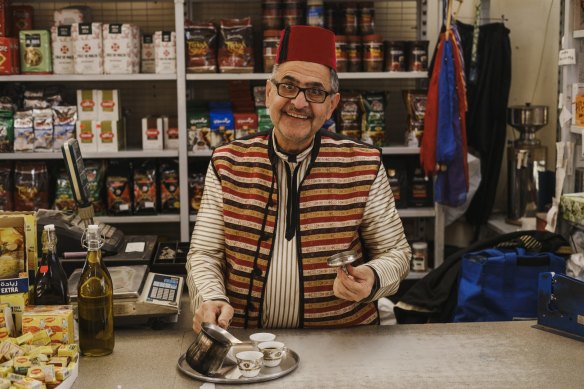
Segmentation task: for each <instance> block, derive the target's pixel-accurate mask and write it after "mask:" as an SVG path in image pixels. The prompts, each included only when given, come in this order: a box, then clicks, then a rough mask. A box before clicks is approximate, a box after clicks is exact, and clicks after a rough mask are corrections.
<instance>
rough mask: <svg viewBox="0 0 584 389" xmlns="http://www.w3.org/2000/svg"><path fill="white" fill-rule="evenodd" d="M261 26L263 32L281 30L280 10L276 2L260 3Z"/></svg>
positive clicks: (267, 0) (273, 0) (275, 0)
mask: <svg viewBox="0 0 584 389" xmlns="http://www.w3.org/2000/svg"><path fill="white" fill-rule="evenodd" d="M262 26H263V27H264V30H269V29H280V28H282V8H281V7H280V2H279V1H277V0H264V2H263V3H262Z"/></svg>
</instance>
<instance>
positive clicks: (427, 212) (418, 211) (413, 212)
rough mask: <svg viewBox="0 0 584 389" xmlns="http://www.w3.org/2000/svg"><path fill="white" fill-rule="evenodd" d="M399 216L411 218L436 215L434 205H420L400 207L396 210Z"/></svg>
mask: <svg viewBox="0 0 584 389" xmlns="http://www.w3.org/2000/svg"><path fill="white" fill-rule="evenodd" d="M397 213H398V214H399V217H401V218H404V219H405V218H412V217H434V216H436V210H435V209H434V207H421V208H400V209H398V210H397Z"/></svg>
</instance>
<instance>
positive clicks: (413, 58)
mask: <svg viewBox="0 0 584 389" xmlns="http://www.w3.org/2000/svg"><path fill="white" fill-rule="evenodd" d="M409 46H410V47H409V56H408V59H409V61H408V62H409V66H408V70H409V71H413V72H423V71H426V70H428V41H413V42H410V44H409Z"/></svg>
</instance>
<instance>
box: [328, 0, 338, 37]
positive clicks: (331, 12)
mask: <svg viewBox="0 0 584 389" xmlns="http://www.w3.org/2000/svg"><path fill="white" fill-rule="evenodd" d="M338 19H339V5H338V4H337V3H326V4H325V5H324V26H325V28H328V29H329V30H331V31H332V32H334V33H335V34H336V33H340V28H339V20H338Z"/></svg>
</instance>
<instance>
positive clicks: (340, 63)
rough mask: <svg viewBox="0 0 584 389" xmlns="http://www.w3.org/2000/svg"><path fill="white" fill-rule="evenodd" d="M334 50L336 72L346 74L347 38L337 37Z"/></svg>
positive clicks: (347, 67)
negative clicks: (335, 54)
mask: <svg viewBox="0 0 584 389" xmlns="http://www.w3.org/2000/svg"><path fill="white" fill-rule="evenodd" d="M335 48H336V53H337V72H346V71H347V70H348V69H349V66H348V57H347V37H346V36H344V35H337V36H336V37H335Z"/></svg>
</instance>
